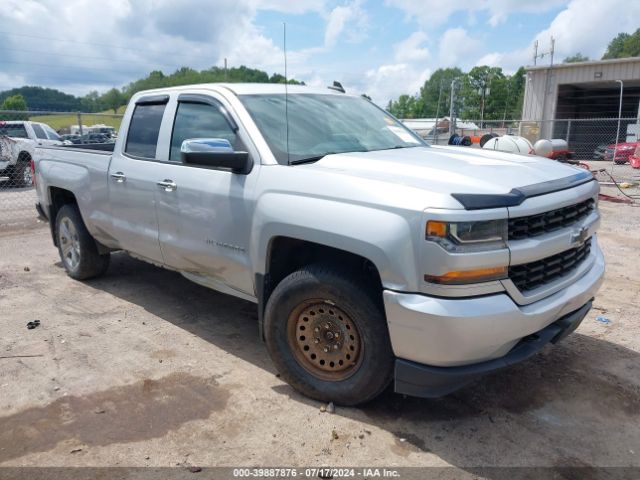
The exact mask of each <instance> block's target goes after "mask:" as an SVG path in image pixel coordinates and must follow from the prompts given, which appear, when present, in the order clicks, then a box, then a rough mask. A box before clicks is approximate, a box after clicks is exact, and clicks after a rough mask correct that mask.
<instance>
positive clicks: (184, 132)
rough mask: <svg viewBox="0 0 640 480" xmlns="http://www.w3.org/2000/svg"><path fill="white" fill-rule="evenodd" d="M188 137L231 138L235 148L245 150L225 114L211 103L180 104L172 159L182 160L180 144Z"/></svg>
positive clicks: (172, 139)
mask: <svg viewBox="0 0 640 480" xmlns="http://www.w3.org/2000/svg"><path fill="white" fill-rule="evenodd" d="M188 138H223V139H225V140H229V143H231V146H232V147H233V149H234V150H244V148H243V147H242V145H241V144H240V140H239V138H238V136H237V135H236V132H235V131H234V130H233V129H232V128H231V126H230V125H229V123H228V122H227V119H226V118H225V117H224V115H223V114H222V113H221V112H220V110H219V109H218V108H217V107H214V106H213V105H209V104H204V103H186V102H180V103H179V104H178V111H177V112H176V118H175V122H174V124H173V134H172V136H171V151H170V152H169V160H170V161H172V162H179V161H180V146H181V145H182V142H183V141H184V140H187V139H188Z"/></svg>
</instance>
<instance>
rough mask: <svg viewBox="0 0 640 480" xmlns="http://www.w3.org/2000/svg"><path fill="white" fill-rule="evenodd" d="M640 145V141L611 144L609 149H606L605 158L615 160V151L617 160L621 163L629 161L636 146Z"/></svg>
mask: <svg viewBox="0 0 640 480" xmlns="http://www.w3.org/2000/svg"><path fill="white" fill-rule="evenodd" d="M639 145H640V142H625V143H618V144H617V146H616V144H613V145H609V146H608V147H607V149H606V150H605V151H604V159H605V160H608V161H611V160H614V158H613V154H614V151H615V155H616V158H615V162H616V163H617V164H618V165H620V164H622V163H627V162H628V161H629V157H631V155H633V152H635V150H636V148H637V147H638V146H639Z"/></svg>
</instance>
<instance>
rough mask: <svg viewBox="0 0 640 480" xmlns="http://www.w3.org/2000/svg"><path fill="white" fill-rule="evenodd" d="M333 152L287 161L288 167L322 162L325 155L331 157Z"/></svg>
mask: <svg viewBox="0 0 640 480" xmlns="http://www.w3.org/2000/svg"><path fill="white" fill-rule="evenodd" d="M332 153H333V152H329V153H325V154H323V155H316V156H315V157H307V158H297V159H296V160H289V165H300V164H302V163H312V162H317V161H318V160H322V159H323V158H324V157H326V156H327V155H332Z"/></svg>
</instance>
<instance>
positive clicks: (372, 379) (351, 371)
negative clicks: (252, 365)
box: [264, 265, 394, 405]
mask: <svg viewBox="0 0 640 480" xmlns="http://www.w3.org/2000/svg"><path fill="white" fill-rule="evenodd" d="M378 303H379V302H376V301H375V299H374V296H373V295H372V293H370V292H369V289H368V288H367V286H366V282H365V281H364V280H360V279H358V278H357V277H356V276H352V275H350V274H348V273H343V272H342V271H340V270H338V269H334V268H330V267H325V266H320V265H317V266H310V267H306V268H303V269H301V270H299V271H296V272H294V273H292V274H290V275H289V276H287V277H286V278H285V279H284V280H282V281H281V282H280V283H279V284H278V285H277V287H276V288H275V290H274V291H273V293H272V294H271V297H270V298H269V301H268V302H267V306H266V310H265V325H264V327H265V338H266V343H267V349H268V350H269V354H270V355H271V358H272V359H273V361H274V363H275V365H276V367H277V369H278V371H279V372H280V374H281V375H282V377H283V378H284V379H285V380H286V381H287V382H288V383H289V384H290V385H291V386H292V387H293V388H295V389H296V390H298V391H299V392H301V393H303V394H304V395H306V396H308V397H311V398H314V399H316V400H320V401H324V402H335V403H338V404H341V405H356V404H359V403H363V402H366V401H368V400H371V399H372V398H374V397H376V396H377V395H378V394H380V393H381V392H382V390H384V388H385V387H386V386H387V385H388V384H389V382H390V381H391V378H392V374H393V364H394V362H393V353H392V350H391V342H390V340H389V332H388V328H387V324H386V320H385V316H384V313H383V311H382V307H381V306H380V305H378Z"/></svg>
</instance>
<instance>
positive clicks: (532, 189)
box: [451, 170, 595, 210]
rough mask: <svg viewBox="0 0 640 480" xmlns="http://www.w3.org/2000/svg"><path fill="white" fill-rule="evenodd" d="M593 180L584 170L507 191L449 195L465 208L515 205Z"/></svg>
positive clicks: (475, 208)
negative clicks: (568, 175)
mask: <svg viewBox="0 0 640 480" xmlns="http://www.w3.org/2000/svg"><path fill="white" fill-rule="evenodd" d="M593 181H595V178H594V177H593V174H592V173H591V172H588V171H586V170H585V171H584V172H580V173H577V174H575V175H571V176H570V177H565V178H559V179H557V180H550V181H548V182H542V183H535V184H533V185H527V186H524V187H519V188H514V189H512V190H511V191H510V192H509V193H500V194H494V193H489V194H486V193H452V194H451V196H452V197H453V198H455V199H456V200H457V201H458V202H460V203H461V204H462V206H463V207H464V208H465V210H481V209H486V208H502V207H515V206H517V205H520V204H521V203H522V202H524V201H525V200H526V199H527V198H531V197H537V196H539V195H545V194H547V193H553V192H559V191H561V190H567V189H569V188H574V187H577V186H578V185H582V184H583V183H588V182H593Z"/></svg>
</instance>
